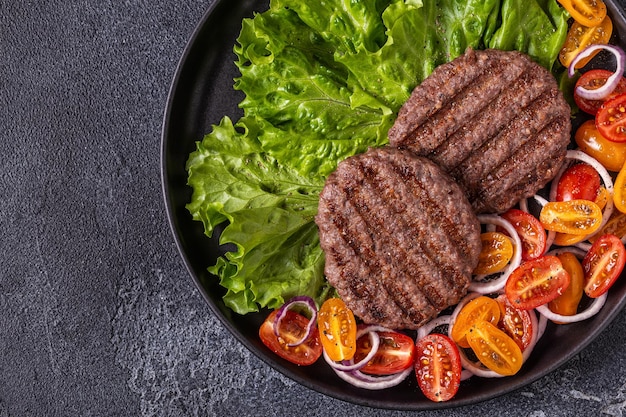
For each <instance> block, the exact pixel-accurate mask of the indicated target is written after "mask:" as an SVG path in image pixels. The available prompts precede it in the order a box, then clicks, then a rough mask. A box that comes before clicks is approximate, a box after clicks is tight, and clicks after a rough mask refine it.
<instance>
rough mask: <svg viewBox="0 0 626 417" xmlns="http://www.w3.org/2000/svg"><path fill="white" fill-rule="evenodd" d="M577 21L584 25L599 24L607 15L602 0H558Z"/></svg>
mask: <svg viewBox="0 0 626 417" xmlns="http://www.w3.org/2000/svg"><path fill="white" fill-rule="evenodd" d="M557 1H558V2H559V4H560V5H561V6H563V7H564V8H565V10H567V11H568V12H569V14H570V15H571V16H572V17H573V18H574V20H575V21H576V22H578V23H579V24H581V25H584V26H597V25H599V24H600V22H602V20H603V19H604V18H605V16H606V4H604V2H603V1H602V0H557Z"/></svg>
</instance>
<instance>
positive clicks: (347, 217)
mask: <svg viewBox="0 0 626 417" xmlns="http://www.w3.org/2000/svg"><path fill="white" fill-rule="evenodd" d="M333 188H334V190H333V191H335V192H337V193H342V194H343V193H344V192H346V193H347V194H350V192H349V191H346V190H345V189H344V190H342V189H340V188H339V187H337V186H335V185H333ZM329 190H330V189H329ZM323 205H324V206H325V208H322V210H328V212H329V213H332V215H331V216H329V218H330V219H332V225H333V226H334V227H335V231H336V232H337V233H329V231H328V230H324V231H325V232H326V233H325V236H336V237H338V238H340V239H342V240H343V242H344V244H331V245H326V244H325V245H324V246H325V247H324V248H323V249H324V250H325V251H328V252H327V253H330V254H331V255H332V256H327V258H328V259H327V264H326V268H327V270H330V269H332V268H334V267H337V268H338V273H339V274H338V275H339V276H340V277H341V279H335V278H336V277H337V275H336V274H334V273H328V272H327V278H328V279H329V282H330V283H331V284H332V285H333V286H335V288H337V290H342V289H343V290H346V291H348V292H349V293H350V294H351V296H352V297H354V298H355V299H369V300H372V303H370V305H368V306H367V307H368V308H367V309H364V308H365V307H366V305H365V304H362V303H351V300H350V296H347V297H346V296H345V295H344V297H343V298H344V301H345V302H346V303H347V304H349V305H350V307H351V308H352V309H353V310H354V313H355V314H357V315H358V316H359V317H361V318H362V319H364V320H367V319H368V318H370V320H372V319H373V320H375V321H382V320H387V319H389V318H390V317H389V316H392V315H393V314H396V315H400V314H401V313H402V310H401V309H400V308H398V307H397V308H393V307H394V305H392V304H389V300H392V299H393V298H392V297H391V294H389V292H388V291H387V289H386V288H385V287H384V286H381V285H379V283H378V282H377V281H376V280H375V279H373V278H374V275H375V274H374V273H373V272H372V271H376V270H378V269H379V267H380V266H379V263H378V258H377V257H376V256H375V251H374V242H373V239H372V236H371V235H370V233H369V232H370V230H369V229H368V228H367V227H366V225H365V224H364V222H363V220H362V219H361V218H360V217H358V216H356V215H355V213H354V212H353V211H352V207H351V205H346V204H344V206H343V207H342V208H341V209H339V208H338V207H337V206H336V204H335V200H334V199H326V198H325V199H323ZM321 227H327V226H325V225H323V226H321ZM340 250H343V252H339V251H340ZM347 250H349V251H350V253H346V251H347ZM336 260H341V262H342V263H343V265H333V264H332V262H334V261H336ZM355 271H358V273H355ZM382 305H386V307H387V308H388V309H391V313H392V314H391V315H388V314H386V313H385V312H384V311H383V310H381V308H379V306H382Z"/></svg>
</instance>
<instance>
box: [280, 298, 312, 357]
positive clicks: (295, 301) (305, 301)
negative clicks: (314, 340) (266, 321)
mask: <svg viewBox="0 0 626 417" xmlns="http://www.w3.org/2000/svg"><path fill="white" fill-rule="evenodd" d="M295 306H303V307H305V308H306V309H307V310H308V311H309V313H310V314H311V317H310V318H309V324H307V326H306V331H305V332H304V334H303V335H302V337H301V338H300V340H296V341H295V342H292V343H288V344H287V346H290V347H294V346H298V345H301V344H302V343H304V342H305V341H306V340H307V339H308V338H309V336H311V333H312V332H313V329H314V328H315V324H316V323H317V306H316V305H315V301H314V300H313V299H312V298H311V297H309V296H306V295H299V296H297V297H293V298H292V299H291V300H289V301H288V302H286V303H285V304H283V305H282V306H281V307H280V308H279V309H278V312H277V313H276V318H275V319H274V334H275V335H276V336H280V332H279V329H280V322H281V321H282V320H283V318H285V316H286V315H287V311H288V310H289V309H291V308H293V307H295Z"/></svg>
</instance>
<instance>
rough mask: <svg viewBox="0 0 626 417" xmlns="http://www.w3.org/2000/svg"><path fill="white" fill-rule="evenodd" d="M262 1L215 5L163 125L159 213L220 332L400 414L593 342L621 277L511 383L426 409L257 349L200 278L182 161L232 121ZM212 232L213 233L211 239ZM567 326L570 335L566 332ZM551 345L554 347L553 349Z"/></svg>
mask: <svg viewBox="0 0 626 417" xmlns="http://www.w3.org/2000/svg"><path fill="white" fill-rule="evenodd" d="M605 2H606V3H607V6H608V8H609V14H610V16H611V17H612V18H613V23H614V32H615V33H616V34H617V35H616V37H615V40H614V42H613V43H617V44H619V45H626V18H625V16H624V13H623V11H622V10H621V9H620V8H619V6H618V4H617V3H616V2H615V1H614V0H605ZM267 8H268V2H267V1H256V0H217V1H216V2H215V3H214V4H213V6H212V7H211V8H210V9H209V10H208V11H207V14H206V15H205V17H204V19H203V20H202V21H201V22H200V24H199V26H198V27H197V29H196V31H195V33H194V35H193V37H192V39H191V40H190V42H189V44H188V45H187V48H186V50H185V53H184V55H183V57H182V59H181V61H180V64H179V67H178V71H177V73H176V76H175V78H174V80H173V83H172V86H171V91H170V96H169V100H168V104H167V109H166V113H165V118H164V125H163V138H162V181H163V191H164V196H165V202H166V208H167V211H168V216H169V221H170V225H171V228H172V231H173V234H174V238H175V240H176V243H177V245H178V248H179V250H180V253H181V255H182V257H183V259H184V262H185V264H186V266H187V268H188V270H189V272H190V274H191V276H192V278H193V280H194V281H195V283H196V285H197V287H198V289H199V290H200V292H201V293H202V295H203V296H204V298H205V299H206V301H207V303H208V304H209V306H210V307H211V309H212V310H213V312H214V313H215V314H216V315H217V317H219V319H220V320H221V321H222V323H223V324H224V326H226V328H227V329H228V330H229V331H230V332H232V334H233V335H234V336H235V337H236V338H237V339H238V340H239V341H240V342H241V343H243V344H244V345H245V346H246V347H247V348H248V349H250V350H251V351H252V352H253V353H254V354H256V355H257V356H258V357H260V358H261V359H262V360H264V361H265V362H266V363H267V364H268V365H269V366H271V367H273V368H274V369H276V370H278V371H280V372H281V373H283V374H284V375H286V376H288V377H290V378H292V379H293V380H295V381H297V382H299V383H300V384H302V385H305V386H307V387H309V388H312V389H314V390H316V391H318V392H321V393H323V394H326V395H329V396H331V397H335V398H339V399H341V400H345V401H349V402H352V403H356V404H361V405H366V406H371V407H378V408H390V409H402V410H428V409H438V408H446V407H456V406H461V405H468V404H472V403H477V402H480V401H485V400H488V399H491V398H494V397H496V396H499V395H502V394H505V393H508V392H511V391H513V390H516V389H518V388H521V387H523V386H525V385H527V384H529V383H531V382H533V381H535V380H537V379H538V378H540V377H542V376H544V375H546V374H548V373H549V372H552V371H553V370H555V369H556V368H557V367H559V366H561V365H562V364H563V363H564V362H566V361H567V360H568V359H570V358H572V357H573V356H574V355H575V354H576V353H578V352H579V351H580V350H581V349H583V348H584V347H585V346H587V345H588V344H589V343H590V342H591V341H593V339H595V338H596V337H597V336H598V334H600V332H602V330H603V329H604V328H605V327H606V326H607V325H608V324H609V323H610V322H611V320H612V319H613V318H614V317H615V316H616V315H617V313H619V312H620V311H621V310H622V308H623V307H624V305H625V304H626V279H624V278H622V279H620V280H618V282H617V284H616V285H615V286H614V287H613V288H612V289H611V291H610V292H609V297H608V301H607V304H606V305H605V307H604V308H603V309H602V311H601V312H600V313H599V314H598V315H596V316H595V317H593V318H592V319H590V320H587V321H585V322H582V323H577V324H574V325H568V326H560V327H559V326H552V325H549V328H548V330H547V331H546V334H545V335H544V337H543V338H542V339H541V340H540V341H539V344H538V345H537V347H536V349H535V351H534V352H533V354H532V355H531V357H530V358H529V360H528V361H527V363H526V364H525V365H524V366H523V368H522V370H521V371H520V373H518V374H517V375H515V376H513V377H508V378H498V379H485V378H472V379H471V380H470V381H467V382H464V383H463V384H462V386H461V389H460V390H459V392H458V394H457V396H456V397H455V398H454V399H453V400H451V401H449V402H446V403H433V402H431V401H429V400H427V399H425V397H423V396H422V395H421V393H420V392H419V388H418V387H417V384H416V383H415V381H414V378H412V377H410V378H407V380H406V381H405V382H404V383H403V384H402V385H400V386H399V387H396V388H393V389H388V390H383V391H367V390H363V389H358V388H354V387H352V386H351V385H349V384H348V383H346V382H344V381H342V380H340V379H339V378H338V377H337V376H336V375H335V374H334V372H333V371H332V370H331V369H330V367H329V366H328V365H327V364H326V363H325V362H324V361H323V360H320V361H318V362H317V363H316V364H315V365H313V366H310V367H298V366H295V365H292V364H290V363H288V362H286V361H283V360H281V359H280V358H278V357H277V356H275V355H274V354H273V353H271V352H270V351H269V350H267V349H266V348H265V346H263V345H262V344H261V342H260V341H259V339H258V336H257V334H258V333H257V332H258V328H259V326H260V324H261V322H262V321H263V319H264V316H263V315H261V314H248V315H246V316H240V315H238V314H234V313H233V312H231V311H230V310H229V309H227V308H226V307H225V306H224V303H223V302H222V298H221V297H222V295H223V293H224V291H223V289H222V288H221V287H220V286H219V285H218V282H217V280H216V279H214V277H212V276H211V275H210V274H209V273H208V272H207V269H206V268H207V266H209V265H212V264H213V263H214V261H215V259H216V257H217V256H220V255H221V254H222V253H221V252H220V248H219V246H218V245H217V242H216V239H215V238H214V239H208V238H207V237H206V236H205V235H204V234H203V228H202V224H201V223H200V222H196V221H192V219H191V216H190V215H189V213H188V212H187V210H186V209H185V204H187V202H188V201H190V197H191V189H190V188H189V187H187V185H186V182H187V172H186V171H185V162H186V160H187V157H188V155H189V153H190V152H192V151H193V150H194V149H195V142H196V141H198V140H201V139H202V137H203V136H204V135H205V134H206V133H208V132H210V131H211V125H212V124H216V123H218V122H219V120H220V119H221V118H222V116H224V115H229V116H231V118H232V119H233V120H237V119H238V118H239V117H240V115H241V113H242V112H241V110H240V109H239V108H238V107H237V104H238V103H239V102H240V101H241V99H242V98H243V96H242V94H241V92H238V91H235V90H233V88H232V86H233V78H234V77H236V76H238V72H237V69H236V67H235V65H234V60H235V55H234V53H233V52H232V48H233V45H234V43H235V39H236V37H237V35H238V34H239V30H240V28H241V20H242V19H243V18H244V17H251V16H252V13H253V11H264V10H266V9H267ZM218 234H219V233H215V235H218ZM574 326H575V331H571V330H572V328H573V327H574ZM557 345H558V346H559V348H558V349H555V346H557Z"/></svg>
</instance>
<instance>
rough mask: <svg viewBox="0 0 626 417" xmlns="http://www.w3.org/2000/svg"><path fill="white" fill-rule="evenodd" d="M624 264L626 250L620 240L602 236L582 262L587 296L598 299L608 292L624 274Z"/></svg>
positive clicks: (610, 236)
mask: <svg viewBox="0 0 626 417" xmlns="http://www.w3.org/2000/svg"><path fill="white" fill-rule="evenodd" d="M624 263H626V249H624V244H623V243H622V241H621V240H620V238H618V237H617V236H615V235H611V234H606V235H602V236H600V238H598V240H596V241H595V242H594V243H593V245H591V248H590V249H589V252H587V255H585V258H584V259H583V262H582V266H583V271H584V273H585V294H587V295H588V296H589V297H591V298H597V297H599V296H601V295H602V294H604V293H605V292H607V291H608V290H609V288H610V287H611V286H612V285H613V283H614V282H615V281H616V280H617V278H618V277H619V276H620V274H621V273H622V270H623V269H624Z"/></svg>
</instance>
